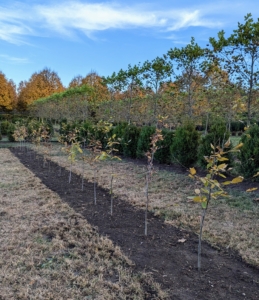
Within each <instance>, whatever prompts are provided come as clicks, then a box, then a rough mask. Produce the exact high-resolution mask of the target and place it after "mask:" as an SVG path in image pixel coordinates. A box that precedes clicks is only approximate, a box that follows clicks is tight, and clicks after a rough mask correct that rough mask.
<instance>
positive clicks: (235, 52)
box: [210, 14, 259, 124]
mask: <svg viewBox="0 0 259 300" xmlns="http://www.w3.org/2000/svg"><path fill="white" fill-rule="evenodd" d="M244 21H245V22H244V24H241V23H238V28H237V29H236V30H234V31H233V33H232V34H231V35H230V36H229V37H228V38H226V37H225V32H224V31H223V30H222V31H220V32H219V33H218V39H216V38H210V43H211V45H212V46H213V49H214V51H215V52H216V54H217V55H218V59H219V62H220V63H221V64H222V68H223V69H224V70H226V71H227V73H228V74H229V76H231V77H232V81H233V82H236V83H239V85H240V86H241V87H242V88H243V89H244V91H245V94H246V105H247V122H248V124H250V122H251V119H252V106H253V103H254V101H255V95H256V94H257V92H258V80H259V18H258V19H257V22H254V20H253V18H252V15H251V14H247V15H246V16H245V17H244Z"/></svg>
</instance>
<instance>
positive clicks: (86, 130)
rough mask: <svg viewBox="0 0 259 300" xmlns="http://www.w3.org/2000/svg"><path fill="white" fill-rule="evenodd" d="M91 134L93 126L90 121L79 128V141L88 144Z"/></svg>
mask: <svg viewBox="0 0 259 300" xmlns="http://www.w3.org/2000/svg"><path fill="white" fill-rule="evenodd" d="M91 132H93V124H92V123H91V122H90V121H84V122H83V123H82V124H81V126H80V128H79V141H80V142H85V143H86V145H87V144H88V143H89V134H90V133H91Z"/></svg>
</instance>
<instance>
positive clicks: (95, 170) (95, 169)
mask: <svg viewBox="0 0 259 300" xmlns="http://www.w3.org/2000/svg"><path fill="white" fill-rule="evenodd" d="M94 204H95V205H96V169H94Z"/></svg>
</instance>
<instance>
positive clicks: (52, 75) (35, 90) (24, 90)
mask: <svg viewBox="0 0 259 300" xmlns="http://www.w3.org/2000/svg"><path fill="white" fill-rule="evenodd" d="M64 90H65V88H64V86H63V84H62V83H61V80H60V78H59V76H58V74H57V73H56V72H54V71H51V70H50V69H47V68H45V69H43V70H42V71H40V72H38V73H37V72H36V73H34V74H32V76H31V78H30V79H29V81H22V82H20V84H19V87H18V103H17V104H18V108H20V109H26V108H27V106H28V105H30V104H31V103H32V102H33V101H35V100H37V99H40V98H44V97H47V96H50V95H52V94H54V93H60V92H62V91H64Z"/></svg>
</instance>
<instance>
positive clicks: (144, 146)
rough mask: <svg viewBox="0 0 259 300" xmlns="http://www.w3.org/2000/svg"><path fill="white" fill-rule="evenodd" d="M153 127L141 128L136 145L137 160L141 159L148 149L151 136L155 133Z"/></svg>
mask: <svg viewBox="0 0 259 300" xmlns="http://www.w3.org/2000/svg"><path fill="white" fill-rule="evenodd" d="M155 131H156V127H155V126H143V127H142V128H141V131H140V135H139V139H138V144H137V158H142V157H144V156H145V153H146V152H147V151H148V150H149V149H150V143H151V136H152V135H153V134H154V133H155Z"/></svg>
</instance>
